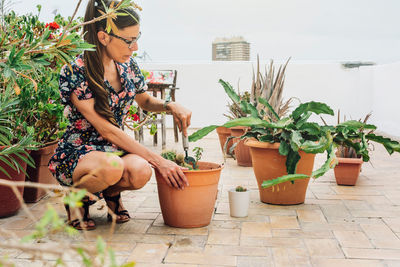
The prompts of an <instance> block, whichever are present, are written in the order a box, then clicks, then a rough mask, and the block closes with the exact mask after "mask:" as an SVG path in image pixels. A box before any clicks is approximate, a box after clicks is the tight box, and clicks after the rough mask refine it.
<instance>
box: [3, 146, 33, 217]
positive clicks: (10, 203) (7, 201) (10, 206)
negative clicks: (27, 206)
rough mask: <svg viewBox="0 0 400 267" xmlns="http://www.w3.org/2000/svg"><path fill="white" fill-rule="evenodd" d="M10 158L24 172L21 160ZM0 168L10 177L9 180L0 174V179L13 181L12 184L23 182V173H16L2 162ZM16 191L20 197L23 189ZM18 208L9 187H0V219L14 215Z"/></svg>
mask: <svg viewBox="0 0 400 267" xmlns="http://www.w3.org/2000/svg"><path fill="white" fill-rule="evenodd" d="M0 149H1V148H0ZM11 157H12V158H14V159H15V160H16V161H17V162H18V163H19V164H20V165H21V167H22V168H23V169H24V170H26V165H27V164H26V162H24V161H23V160H21V159H20V158H19V157H17V156H16V155H12V156H11ZM0 167H2V168H3V169H4V170H5V171H6V172H7V173H8V174H9V175H10V176H11V179H10V178H9V177H8V176H7V175H5V174H4V173H3V172H0V179H4V180H8V181H14V182H24V181H25V173H24V172H23V171H20V172H19V173H18V172H17V171H15V170H13V169H11V168H10V166H8V165H7V164H5V163H4V162H3V161H0ZM18 191H19V192H20V193H21V195H23V194H24V187H18ZM20 208H21V203H20V202H19V200H18V198H17V196H16V195H15V193H14V191H13V190H12V189H11V188H10V187H7V186H0V218H2V217H8V216H12V215H14V214H16V213H17V212H18V210H19V209H20Z"/></svg>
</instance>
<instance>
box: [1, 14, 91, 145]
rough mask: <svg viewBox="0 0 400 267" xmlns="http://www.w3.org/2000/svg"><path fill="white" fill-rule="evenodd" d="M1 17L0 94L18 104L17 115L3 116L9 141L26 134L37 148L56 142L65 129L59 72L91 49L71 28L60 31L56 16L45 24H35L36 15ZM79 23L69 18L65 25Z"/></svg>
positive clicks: (62, 23)
mask: <svg viewBox="0 0 400 267" xmlns="http://www.w3.org/2000/svg"><path fill="white" fill-rule="evenodd" d="M38 10H39V11H40V6H38ZM2 19H3V21H4V25H2V26H1V28H2V31H1V35H0V72H1V73H3V75H1V76H0V92H1V94H8V95H9V96H14V97H17V98H18V100H19V102H18V104H17V110H18V111H15V112H11V111H10V112H9V113H8V118H9V119H10V121H11V122H12V123H13V126H12V133H13V136H14V140H13V142H14V143H15V142H18V140H20V139H21V138H23V137H24V136H26V135H27V134H30V135H32V136H33V140H34V141H36V142H40V143H42V144H45V143H48V142H51V141H53V140H56V139H57V138H60V137H61V135H62V133H63V131H64V130H65V128H66V125H67V121H66V119H65V118H64V116H63V109H64V107H63V105H61V103H60V93H59V89H58V86H59V85H58V77H59V76H58V75H59V72H60V68H61V67H62V66H63V65H64V64H68V63H69V62H70V61H72V60H73V59H74V58H75V56H76V55H77V54H80V53H82V52H83V51H84V50H90V49H92V48H93V46H92V45H89V44H87V43H84V41H83V39H82V38H81V36H80V34H79V33H78V32H77V31H76V30H75V31H71V32H69V33H65V32H63V29H64V27H66V26H67V24H68V23H69V21H67V20H66V19H64V18H63V17H61V16H60V15H57V16H56V17H55V19H54V22H53V24H51V25H49V24H45V23H43V22H41V21H40V20H39V14H36V15H34V14H28V15H22V16H18V15H17V14H16V13H15V12H13V11H11V12H10V13H8V14H6V15H5V16H4V17H3V18H2ZM79 23H80V22H79V19H75V20H74V21H72V22H71V26H75V25H77V24H79ZM58 27H59V28H58ZM3 29H7V30H6V31H3Z"/></svg>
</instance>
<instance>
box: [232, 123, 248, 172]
mask: <svg viewBox="0 0 400 267" xmlns="http://www.w3.org/2000/svg"><path fill="white" fill-rule="evenodd" d="M247 128H248V127H244V126H237V127H232V128H231V132H232V136H242V135H244V133H245V131H246V129H247ZM234 140H235V141H234V142H235V143H237V142H239V144H237V146H236V147H235V157H236V162H237V164H238V165H239V166H244V167H251V166H252V162H251V155H250V149H249V147H247V146H245V145H244V140H240V139H239V138H235V139H234Z"/></svg>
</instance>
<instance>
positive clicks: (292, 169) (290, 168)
mask: <svg viewBox="0 0 400 267" xmlns="http://www.w3.org/2000/svg"><path fill="white" fill-rule="evenodd" d="M299 160H300V154H299V152H297V151H293V150H291V149H290V150H289V153H288V155H287V158H286V170H287V173H288V174H294V173H296V169H297V163H299Z"/></svg>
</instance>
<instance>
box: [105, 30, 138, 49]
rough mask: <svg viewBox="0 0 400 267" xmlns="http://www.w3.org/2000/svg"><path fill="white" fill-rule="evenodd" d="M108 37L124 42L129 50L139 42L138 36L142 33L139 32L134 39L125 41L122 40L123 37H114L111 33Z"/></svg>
mask: <svg viewBox="0 0 400 267" xmlns="http://www.w3.org/2000/svg"><path fill="white" fill-rule="evenodd" d="M108 35H110V36H113V37H115V38H118V39H120V40H122V41H124V42H125V43H126V44H127V45H128V48H129V49H131V48H132V47H133V45H134V44H135V43H136V42H137V41H138V40H139V38H140V36H141V35H142V33H141V32H139V34H138V36H137V37H136V38H133V40H128V39H125V38H123V37H121V36H118V35H116V34H113V33H111V32H110V33H109V34H108Z"/></svg>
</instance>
